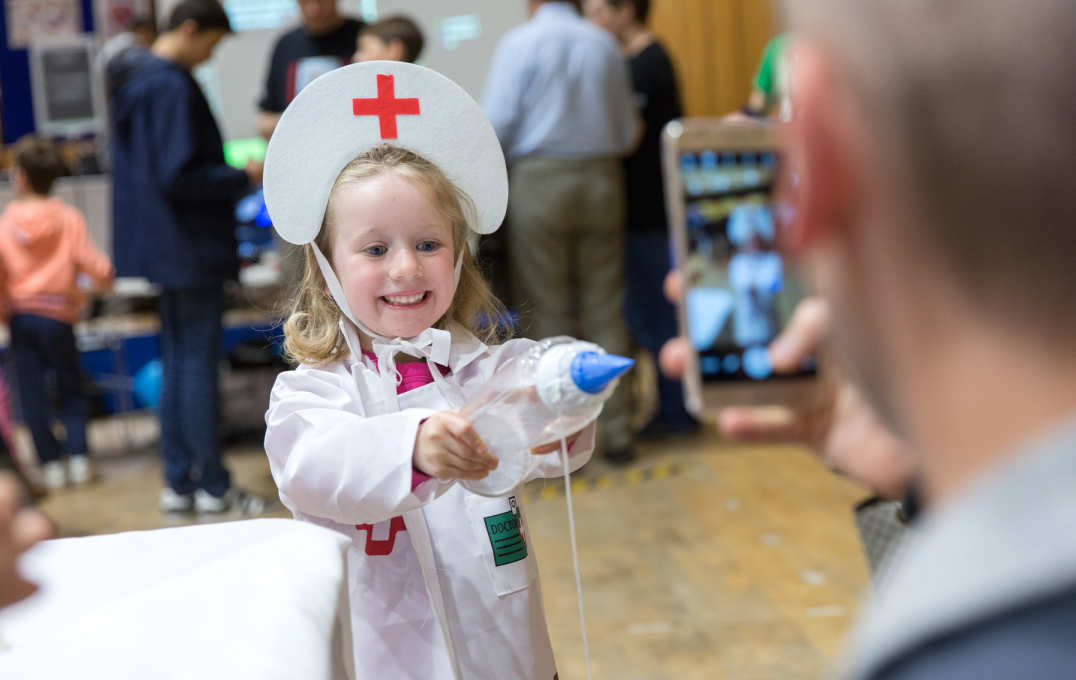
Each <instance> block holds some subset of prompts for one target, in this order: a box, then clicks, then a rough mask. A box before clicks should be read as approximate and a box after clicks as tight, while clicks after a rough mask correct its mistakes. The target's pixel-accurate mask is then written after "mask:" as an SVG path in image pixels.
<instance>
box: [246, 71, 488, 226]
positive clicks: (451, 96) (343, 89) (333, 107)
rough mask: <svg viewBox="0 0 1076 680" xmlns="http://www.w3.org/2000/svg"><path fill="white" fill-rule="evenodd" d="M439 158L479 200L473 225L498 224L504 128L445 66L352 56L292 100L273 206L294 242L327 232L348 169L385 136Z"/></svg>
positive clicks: (268, 192) (269, 195)
mask: <svg viewBox="0 0 1076 680" xmlns="http://www.w3.org/2000/svg"><path fill="white" fill-rule="evenodd" d="M384 143H388V144H393V145H395V146H399V147H401V148H404V149H407V150H408V151H412V152H414V153H416V154H418V155H420V156H422V157H423V158H425V159H426V160H428V161H430V162H432V163H434V164H435V165H437V167H439V168H440V169H441V171H442V172H444V173H445V175H446V176H447V177H448V179H449V180H451V181H452V182H453V183H454V184H455V185H456V186H457V187H459V188H460V189H461V190H462V191H463V192H465V193H466V194H467V195H468V196H469V197H470V198H471V200H472V201H473V202H474V205H475V208H476V211H477V219H476V220H475V222H474V223H473V224H471V229H473V230H474V231H476V232H478V233H479V234H490V233H493V232H494V231H496V230H497V229H498V228H499V227H500V226H501V222H502V221H503V220H504V213H505V210H506V208H507V206H508V172H507V169H506V167H505V162H504V152H503V151H502V150H501V145H500V142H499V141H498V140H497V134H496V133H495V132H494V130H493V126H492V125H490V123H489V120H488V119H487V118H486V116H485V114H484V113H483V112H482V108H481V107H480V106H479V105H478V103H477V102H475V100H474V99H472V98H471V96H470V95H469V94H467V93H466V92H465V91H464V90H463V88H461V87H460V86H459V85H457V84H456V83H454V82H452V81H451V80H449V79H448V78H446V77H444V76H443V75H441V74H440V73H437V72H436V71H431V70H430V69H428V68H424V67H422V66H416V65H414V64H407V63H402V62H394V61H371V62H365V63H360V64H351V65H350V66H344V67H343V68H339V69H336V70H334V71H330V72H329V73H326V74H325V75H323V76H321V77H320V78H318V79H317V80H315V81H314V82H312V83H310V84H309V85H307V86H306V87H305V88H303V90H302V91H301V92H300V93H299V95H298V96H297V97H296V98H295V99H294V100H293V101H292V102H291V104H290V105H288V108H287V109H286V110H285V111H284V115H283V116H281V118H280V122H279V123H278V124H277V126H276V130H275V131H274V132H273V137H272V139H271V140H270V141H269V149H268V151H266V155H265V175H264V184H265V204H266V207H267V208H268V209H269V217H270V218H272V220H273V227H274V228H276V230H277V233H278V234H280V236H281V237H282V238H283V239H284V240H286V241H289V242H291V243H295V244H303V243H309V242H311V241H313V240H314V238H315V237H317V235H318V232H319V231H320V230H321V223H322V220H323V218H324V216H325V208H326V206H327V204H328V201H329V192H330V191H331V190H332V187H333V184H334V183H335V182H336V178H337V177H338V176H339V174H340V171H341V170H343V169H344V166H346V165H347V164H348V163H350V162H351V161H352V160H354V158H355V157H356V156H358V155H359V154H361V153H362V152H364V151H366V150H368V149H370V148H372V147H375V146H377V145H379V144H384Z"/></svg>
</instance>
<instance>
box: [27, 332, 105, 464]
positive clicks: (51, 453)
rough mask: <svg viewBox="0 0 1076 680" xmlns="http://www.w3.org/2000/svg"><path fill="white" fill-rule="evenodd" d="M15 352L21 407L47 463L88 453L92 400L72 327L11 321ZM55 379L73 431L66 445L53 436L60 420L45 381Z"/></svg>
mask: <svg viewBox="0 0 1076 680" xmlns="http://www.w3.org/2000/svg"><path fill="white" fill-rule="evenodd" d="M9 327H10V328H11V351H12V353H13V354H14V356H15V380H16V381H17V383H18V385H17V387H18V392H19V405H20V407H21V408H22V416H23V419H24V420H25V421H26V425H27V426H28V427H29V428H30V434H31V435H32V436H33V439H34V448H35V449H37V457H38V460H40V461H41V462H42V463H49V462H52V461H54V460H59V459H61V458H63V457H64V453H65V448H66V453H68V454H71V455H86V452H87V450H88V449H87V446H86V397H85V395H83V394H82V371H81V370H80V369H79V355H78V349H77V348H76V347H75V333H74V331H73V330H72V328H71V324H68V323H64V322H63V321H57V320H55V319H50V318H48V317H44V316H37V315H34V314H16V315H14V316H12V317H11V322H10V324H9ZM50 373H51V374H53V375H55V378H56V392H57V394H58V396H59V402H60V413H59V415H60V419H61V420H62V421H63V424H64V429H65V430H66V432H67V442H66V447H65V446H64V445H61V444H60V442H59V441H57V440H56V437H55V436H54V435H53V434H52V421H53V419H54V417H55V414H54V413H53V410H52V407H51V406H50V405H49V402H48V396H47V394H46V390H45V383H46V380H47V379H48V376H49V374H50Z"/></svg>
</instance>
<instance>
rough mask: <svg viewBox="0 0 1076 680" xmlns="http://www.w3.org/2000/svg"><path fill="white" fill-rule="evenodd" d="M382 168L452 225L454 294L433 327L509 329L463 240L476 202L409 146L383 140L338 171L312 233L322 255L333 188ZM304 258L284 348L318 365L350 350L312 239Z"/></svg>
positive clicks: (481, 334) (488, 338)
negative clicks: (458, 262)
mask: <svg viewBox="0 0 1076 680" xmlns="http://www.w3.org/2000/svg"><path fill="white" fill-rule="evenodd" d="M385 172H394V173H396V174H398V175H400V176H402V177H404V178H406V179H408V180H410V181H412V182H414V183H415V184H416V185H417V186H419V187H420V188H422V189H423V190H425V191H426V192H427V195H428V197H429V199H430V200H431V201H432V202H433V204H434V206H435V207H436V209H437V211H438V212H439V213H440V214H441V215H442V216H443V217H444V218H445V219H446V220H447V221H448V223H449V224H450V225H451V227H452V251H453V257H454V258H459V257H462V258H463V265H462V267H461V270H460V280H459V285H457V286H456V294H455V295H454V296H453V298H452V303H451V305H449V308H448V311H446V312H445V314H444V316H442V317H441V318H440V319H439V320H438V321H437V323H436V324H434V327H435V328H445V327H446V326H447V325H448V323H449V322H452V321H454V322H456V323H458V324H459V325H461V326H463V327H464V328H466V329H467V330H469V331H471V332H472V333H474V334H475V335H476V336H478V338H479V339H480V340H482V341H483V342H485V343H487V344H490V343H495V342H498V341H500V340H502V339H504V338H506V337H508V336H509V335H511V328H510V327H509V326H508V325H507V324H506V323H505V322H504V318H505V309H504V306H503V305H502V304H501V303H500V301H499V300H497V298H496V297H495V296H494V295H493V292H492V291H491V290H490V288H489V284H487V283H486V280H485V279H484V278H483V277H482V273H481V272H480V271H479V269H478V264H477V263H476V262H475V258H474V256H473V255H472V254H471V249H470V248H469V247H468V244H467V237H468V235H469V234H470V233H471V229H470V221H471V220H474V219H475V210H474V204H473V203H472V202H471V199H470V197H468V196H467V195H466V194H465V193H463V192H462V191H461V190H460V189H459V188H458V187H457V186H456V185H455V184H453V183H452V182H451V181H450V180H449V179H448V178H447V177H446V176H445V174H444V173H443V172H441V169H440V168H438V167H437V166H436V165H434V164H433V163H431V162H430V161H428V160H426V159H425V158H423V157H421V156H419V155H418V154H415V153H413V152H411V151H407V150H406V149H401V148H399V147H396V146H392V145H391V144H382V145H380V146H376V147H374V148H372V149H370V150H369V151H366V152H365V153H363V154H361V155H360V156H358V157H357V158H355V159H354V160H352V161H351V162H350V163H348V164H347V165H346V166H345V167H344V169H343V170H342V171H340V175H339V176H338V177H337V178H336V183H335V184H333V188H332V192H331V193H330V194H329V204H328V205H327V206H326V209H325V218H324V221H323V222H322V225H321V231H320V232H319V233H318V236H317V238H316V239H315V243H317V246H318V248H319V249H321V252H322V253H323V254H324V255H325V257H326V259H328V260H329V261H330V262H332V257H333V254H332V226H333V225H332V222H331V215H332V210H331V209H330V208H331V206H332V201H333V196H335V195H336V192H337V190H338V189H339V188H340V187H341V186H344V185H347V184H354V183H357V182H361V181H363V180H366V179H370V178H372V177H377V176H378V175H381V174H382V173H385ZM305 258H306V262H305V265H306V266H305V271H304V273H303V278H302V281H301V282H300V284H299V286H298V289H297V290H296V291H295V293H294V295H293V296H292V298H291V300H290V302H289V304H288V309H287V311H288V320H287V321H285V322H284V351H285V353H286V355H287V356H288V358H289V359H291V360H292V361H294V362H295V363H304V364H310V365H315V366H317V365H322V364H326V363H330V362H333V361H338V360H340V359H343V358H345V357H346V356H347V355H348V354H349V350H348V347H347V344H346V343H345V342H344V336H343V333H342V332H341V330H340V319H342V318H343V313H342V312H341V311H340V308H339V307H338V306H337V304H336V301H335V300H333V298H332V295H330V294H329V292H328V290H327V289H326V284H325V278H324V277H323V276H322V274H321V269H319V268H318V263H317V260H316V259H315V257H314V249H313V247H311V245H310V244H307V245H306V246H305Z"/></svg>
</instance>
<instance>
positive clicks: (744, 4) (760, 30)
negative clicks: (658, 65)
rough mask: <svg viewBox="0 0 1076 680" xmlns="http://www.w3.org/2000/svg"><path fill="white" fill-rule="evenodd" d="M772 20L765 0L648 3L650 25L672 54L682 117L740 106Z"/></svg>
mask: <svg viewBox="0 0 1076 680" xmlns="http://www.w3.org/2000/svg"><path fill="white" fill-rule="evenodd" d="M775 19H776V17H775V14H774V10H773V6H772V5H771V3H770V0H652V2H651V8H650V26H651V28H652V29H653V30H654V33H655V34H656V35H657V36H658V38H659V39H660V40H661V42H662V43H663V44H664V45H665V47H666V49H667V50H668V51H669V53H670V54H671V55H672V58H673V63H674V64H675V65H676V70H677V74H678V75H679V77H680V88H681V93H682V96H683V98H684V108H685V112H686V114H687V115H689V116H719V115H722V114H725V113H728V112H730V111H734V110H736V109H739V108H740V107H741V106H743V104H744V103H745V102H746V101H747V97H748V95H749V94H750V92H751V78H752V77H753V76H754V74H755V69H756V68H757V67H758V62H759V59H760V58H761V57H762V50H763V48H764V47H765V46H766V43H767V42H768V41H769V39H770V38H771V37H773V35H774V34H775V33H776V31H777V28H776V22H775Z"/></svg>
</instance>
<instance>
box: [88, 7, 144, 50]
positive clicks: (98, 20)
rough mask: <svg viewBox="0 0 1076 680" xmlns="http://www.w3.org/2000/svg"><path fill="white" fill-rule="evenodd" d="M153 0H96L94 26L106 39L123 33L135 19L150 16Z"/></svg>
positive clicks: (101, 36) (101, 38) (103, 38)
mask: <svg viewBox="0 0 1076 680" xmlns="http://www.w3.org/2000/svg"><path fill="white" fill-rule="evenodd" d="M152 9H153V8H152V7H151V0H94V3H93V15H94V23H93V25H94V27H95V28H96V29H97V36H98V38H99V39H100V40H102V41H105V40H108V39H109V38H111V37H113V36H115V35H118V34H120V33H123V32H124V31H126V30H127V29H128V28H129V27H130V26H131V22H132V21H133V20H134V19H141V18H148V17H149V16H150V14H151V11H152Z"/></svg>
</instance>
